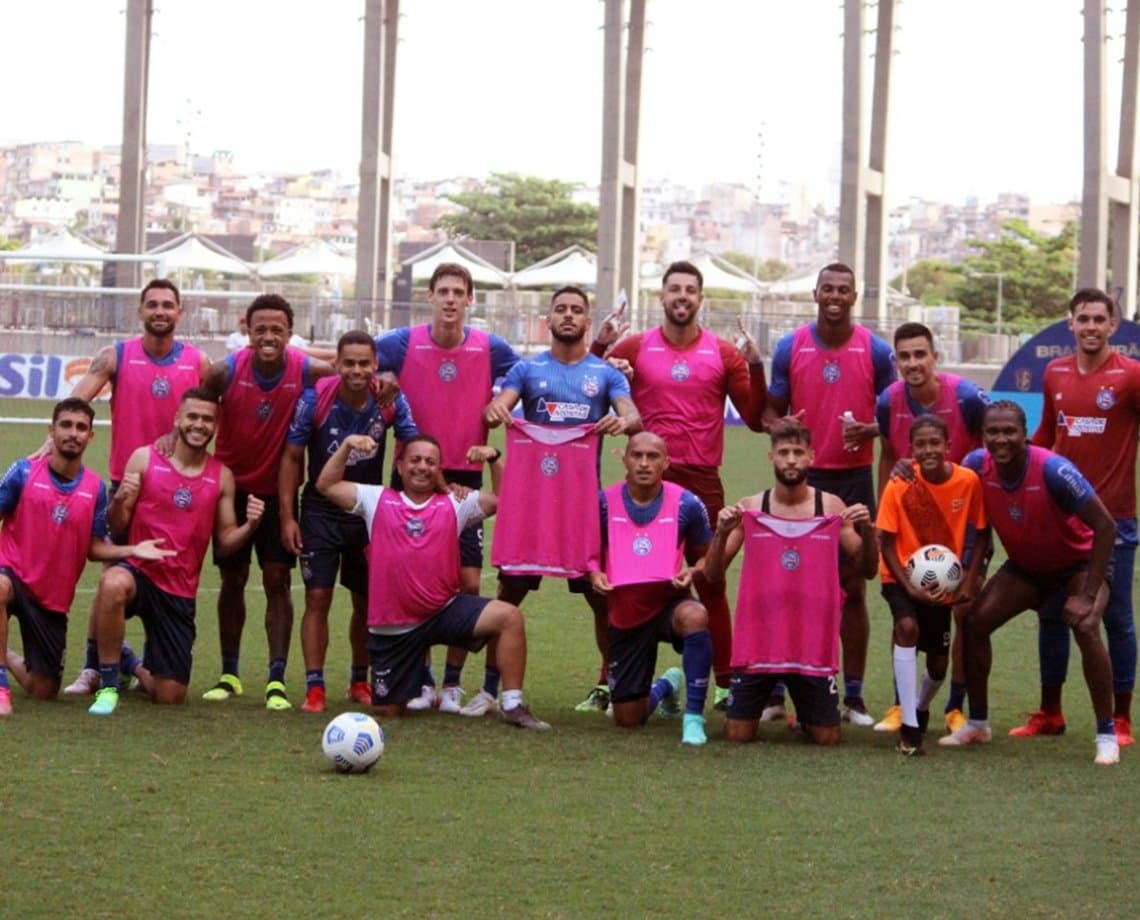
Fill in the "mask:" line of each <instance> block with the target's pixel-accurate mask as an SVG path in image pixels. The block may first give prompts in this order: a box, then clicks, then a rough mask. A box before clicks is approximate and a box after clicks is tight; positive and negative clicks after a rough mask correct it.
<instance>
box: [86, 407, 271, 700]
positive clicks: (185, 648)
mask: <svg viewBox="0 0 1140 920" xmlns="http://www.w3.org/2000/svg"><path fill="white" fill-rule="evenodd" d="M217 422H218V401H217V397H216V396H214V394H213V393H212V392H211V391H210V390H208V389H206V388H204V387H194V388H192V389H189V390H187V391H186V392H185V393H183V394H182V403H181V405H180V406H179V407H178V413H177V415H176V416H175V419H174V429H175V442H174V450H173V452H172V453H171V455H170V456H169V457H166V456H163V455H162V454H161V453H159V451H158V450H157V449H156V448H155V447H153V446H149V447H140V448H139V449H138V450H136V451H135V452H134V453H133V454H131V457H130V459H129V460H128V461H127V466H126V469H125V471H124V473H123V481H122V484H121V485H120V487H119V491H118V492H116V493H115V498H114V499H113V500H112V502H111V508H110V512H109V515H108V516H109V519H110V523H111V527H112V529H114V530H128V533H129V538H130V539H131V540H132V541H134V542H135V543H139V542H141V541H143V540H154V541H156V542H160V543H162V544H163V546H164V547H165V548H168V549H170V550H173V553H172V555H171V558H169V559H164V560H161V561H159V562H149V561H146V560H131V559H127V560H126V561H124V562H121V563H119V564H118V565H113V566H111V567H110V568H108V569H105V570H104V571H103V574H102V576H101V577H100V579H99V588H98V591H97V592H96V595H95V634H96V637H97V641H98V644H99V673H100V675H102V677H103V681H104V683H103V687H102V689H100V690H99V692H98V693H96V694H95V702H93V703H92V704H91V708H90V709H89V710H88V712H90V713H91V714H92V715H97V716H109V715H111V714H112V713H113V712H114V711H115V709H116V708H118V705H119V681H118V669H119V664H118V660H119V659H118V649H119V647H120V645H121V644H122V641H123V632H124V630H125V629H126V621H127V618H129V617H133V616H137V617H138V618H139V619H140V620H142V623H143V627H144V628H145V630H146V646H145V649H144V653H143V663H142V666H140V667H139V668H137V669H136V671H135V675H136V676H137V677H138V678H139V683H140V684H141V687H142V689H143V690H144V691H146V693H148V694H149V695H150V698H151V699H152V700H153V701H154V702H156V703H181V702H183V701H184V700H185V699H186V690H187V688H188V687H189V685H190V669H191V665H192V654H193V649H194V636H195V632H196V628H195V623H194V616H195V612H196V598H197V596H198V579H199V577H200V575H201V572H202V565H203V563H204V562H205V560H206V547H207V546H208V545H209V542H210V538H211V536H212V537H213V540H214V552H215V553H217V554H225V553H232V552H234V551H235V550H237V549H238V548H239V547H241V546H242V545H244V544H245V543H246V542H248V540H249V538H250V536H251V535H252V533H253V531H254V530H256V529H257V525H258V521H259V520H260V519H261V514H262V511H263V510H264V505H263V503H262V502H261V500H260V499H259V498H257V497H256V496H249V497H248V498H247V500H246V508H245V515H244V517H245V520H244V521H243V523H242V524H241V525H239V524H238V523H237V517H236V514H235V512H234V504H233V503H234V493H235V487H234V481H233V475H232V474H231V473H230V471H229V470H228V469H227V468H226V467H225V466H223V465H222V464H221V463H220V462H219V461H218V460H217V458H215V457H214V456H213V455H211V454H210V453H209V452H208V451H207V450H206V448H207V447H208V446H209V444H210V442H211V441H212V440H213V439H214V432H215V430H216V428H217Z"/></svg>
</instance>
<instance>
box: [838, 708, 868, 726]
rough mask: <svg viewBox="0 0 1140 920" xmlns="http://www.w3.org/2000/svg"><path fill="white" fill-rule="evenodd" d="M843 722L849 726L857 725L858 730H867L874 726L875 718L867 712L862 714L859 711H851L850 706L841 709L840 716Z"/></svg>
mask: <svg viewBox="0 0 1140 920" xmlns="http://www.w3.org/2000/svg"><path fill="white" fill-rule="evenodd" d="M841 718H842V719H843V721H844V722H847V723H848V724H850V725H858V726H859V727H860V728H867V727H869V726H872V725H874V724H875V717H874V716H873V715H871V714H870V713H869V712H863V711H862V710H859V709H852V708H851V707H850V706H844V707H843V714H842V716H841Z"/></svg>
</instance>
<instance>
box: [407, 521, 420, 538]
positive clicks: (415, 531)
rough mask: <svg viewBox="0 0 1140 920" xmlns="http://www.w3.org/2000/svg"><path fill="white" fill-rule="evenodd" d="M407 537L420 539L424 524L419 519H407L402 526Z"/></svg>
mask: <svg viewBox="0 0 1140 920" xmlns="http://www.w3.org/2000/svg"><path fill="white" fill-rule="evenodd" d="M404 530H405V531H407V534H408V536H409V537H422V536H423V535H424V522H423V520H421V519H420V518H409V519H408V522H407V523H406V524H405V525H404Z"/></svg>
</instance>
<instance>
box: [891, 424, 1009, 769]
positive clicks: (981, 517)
mask: <svg viewBox="0 0 1140 920" xmlns="http://www.w3.org/2000/svg"><path fill="white" fill-rule="evenodd" d="M949 449H950V440H949V429H948V427H947V425H946V423H945V422H944V421H943V420H942V419H940V418H939V417H938V416H936V415H920V416H919V417H918V418H917V419H915V420H914V422H913V423H912V424H911V426H910V456H911V457H913V458H914V465H915V473H916V475H915V478H914V479H913V480H910V481H908V480H906V479H902V478H895V479H892V480H890V482H888V483H887V486H886V488H885V489H884V490H883V494H882V497H881V498H880V501H879V518H878V522H877V523H878V530H879V545H880V550H881V561H880V565H879V574H880V575H881V576H882V580H883V598H884V599H885V600H886V602H887V605H888V606H889V607H890V608H891V616H892V618H893V619H894V635H893V639H894V646H893V650H892V655H891V658H892V661H893V665H894V675H895V687H896V688H897V689H898V695H899V705H900V706H901V707H902V725H901V727H900V729H899V740H898V745H897V749H898V751H899V753H901V754H906V755H908V756H915V755H921V754H923V753H925V752H924V751H923V749H922V736H923V733H925V731H926V726H927V724H928V723H929V721H930V701H931V700H933V699H934V696H935V694H936V693H937V692H938V689H939V687H941V686H942V681H943V680H945V678H946V665H947V663H948V660H949V653H950V619H951V612H950V605H951V604H952V603H958V602H961V601H965V600H968V599H969V598H971V597H973V596H975V595H976V589H977V588H978V587H979V585H978V581H979V579H980V577H981V567H982V560H983V559H984V558H985V555H986V551H987V549H988V548H989V531H988V530H987V529H986V514H985V509H984V508H983V506H982V482H981V480H980V479H979V478H978V476H977V474H976V473H974V471H973V470H968V469H965V468H964V467H961V466H958V465H957V464H956V463H951V462H950V461H949V460H947V455H948V451H949ZM971 529H972V531H973V536H974V539H973V543H972V546H971V548H970V552H971V556H970V563H969V567H968V570H967V572H966V574H965V577H964V578H963V579H962V585H961V587H960V589H959V591H958V592H957V594H956V595H954V596H949V595H946V594H944V593H943V592H941V591H940V590H939V589H937V588H932V589H919V588H916V587H914V586H913V585H912V584H911V583H910V581H909V580H908V579H907V577H906V574H905V572H904V570H903V566H904V565H905V562H904V560H906V559H909V558H910V556H911V554H913V553H914V552H915V551H916V550H918V549H919V547H922V546H926V545H927V544H930V543H938V544H941V545H942V546H946V547H948V548H950V549H952V550H953V551H954V553H955V554H956V555H957V556H958V558H959V559H965V558H966V556H965V551H966V538H967V533H968V532H969V531H970V530H971ZM919 651H923V652H925V653H926V671H925V673H924V674H923V678H922V688H921V689H919V688H918V686H917V683H918V681H917V678H916V674H915V665H916V662H917V660H918V654H917V653H918V652H919Z"/></svg>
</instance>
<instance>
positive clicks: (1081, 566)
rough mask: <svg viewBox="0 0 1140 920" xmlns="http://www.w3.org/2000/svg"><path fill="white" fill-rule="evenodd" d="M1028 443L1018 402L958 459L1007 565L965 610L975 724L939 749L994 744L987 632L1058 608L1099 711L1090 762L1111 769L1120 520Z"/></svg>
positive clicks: (1074, 472) (1071, 472)
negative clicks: (1106, 620) (978, 483)
mask: <svg viewBox="0 0 1140 920" xmlns="http://www.w3.org/2000/svg"><path fill="white" fill-rule="evenodd" d="M1028 440H1029V438H1028V435H1027V434H1026V431H1025V412H1024V410H1023V409H1022V408H1021V407H1020V406H1019V405H1017V403H1014V402H1009V401H1006V400H1002V401H1000V402H995V403H992V404H991V405H990V406H989V407H988V408H987V409H986V414H985V417H984V419H983V421H982V442H983V444H984V445H985V449H984V450H976V451H974V452H973V453H972V454H970V455H969V456H968V457H966V459H965V460H963V461H962V465H963V466H965V467H968V468H970V469H972V470H974V472H976V473H977V474H978V475H979V476H981V478H982V488H983V493H982V494H983V500H984V502H985V509H986V518H987V519H988V520H989V522H990V526H991V527H992V528H993V529H994V531H996V532H997V535H998V536H999V537H1001V542H1002V546H1004V547H1005V551H1006V555H1007V556H1008V559H1007V560H1006V561H1005V563H1004V564H1003V565H1002V567H1001V568H1000V569H998V571H997V572H995V573H994V575H993V576H992V577H991V578H990V579H989V581H987V582H986V584H985V587H984V588H982V591H981V594H980V595H979V596H978V599H977V601H976V602H975V603H974V604H973V605H971V607H970V609H969V610H968V611H967V614H966V628H965V632H964V635H965V646H964V652H965V658H966V692H967V695H968V696H969V701H970V704H969V719H968V721H967V722H966V724H965V725H963V726H962V727H961V728H959V729H958V730H957V731H956V732H954V733H953V734H950V735H946V736H945V737H943V738H940V739H939V740H938V743H939V744H940V745H944V746H946V747H961V746H963V745H967V744H987V743H989V741H990V739H991V737H992V731H991V729H990V724H989V708H988V707H989V676H990V666H991V664H992V660H993V651H992V649H991V647H990V634H991V633H993V632H994V631H995V630H996V629H998V628H1000V627H1001V626H1003V625H1005V624H1006V623H1008V622H1009V621H1010V620H1012V619H1013V618H1014V617H1015V616H1017V615H1018V614H1019V613H1022V612H1023V611H1026V610H1030V609H1033V610H1040V609H1042V608H1043V607H1057V608H1059V609H1060V611H1061V618H1062V619H1063V620H1064V622H1065V624H1066V625H1067V626H1068V627H1069V628H1070V629H1071V630H1072V632H1073V638H1074V639H1076V642H1077V647H1078V648H1079V649H1080V651H1081V663H1082V664H1083V666H1084V674H1085V682H1086V683H1087V684H1088V687H1089V696H1090V697H1091V698H1092V707H1093V712H1094V713H1095V715H1096V759H1095V761H1094V763H1097V764H1099V765H1103V766H1111V765H1112V764H1116V763H1119V762H1120V746H1119V744H1117V741H1116V728H1115V726H1114V724H1113V719H1112V665H1111V663H1110V662H1109V658H1108V650H1107V649H1106V648H1105V646H1104V642H1103V641H1102V640H1101V637H1100V621H1101V616H1102V615H1103V613H1104V608H1105V604H1106V603H1107V601H1108V592H1109V584H1110V583H1111V580H1112V548H1113V542H1114V540H1115V538H1116V524H1115V523H1114V522H1113V520H1112V515H1111V514H1110V513H1109V511H1108V509H1107V508H1105V506H1104V502H1102V501H1101V500H1100V498H1099V497H1098V496H1097V494H1096V491H1095V490H1094V489H1093V487H1092V486H1091V485H1090V484H1089V481H1088V480H1087V479H1085V477H1084V476H1082V475H1081V473H1080V471H1079V470H1078V469H1077V468H1076V467H1075V466H1073V464H1072V463H1070V462H1069V461H1068V460H1066V459H1065V458H1064V457H1061V456H1059V455H1057V454H1054V453H1053V452H1052V451H1048V450H1046V449H1045V448H1043V447H1035V446H1031V445H1029V444H1028Z"/></svg>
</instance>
